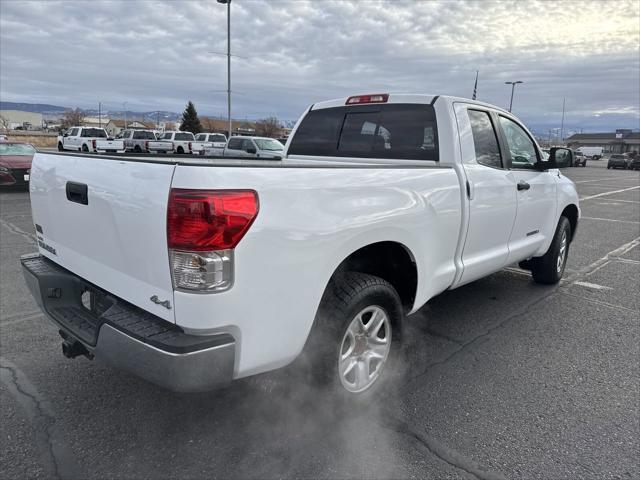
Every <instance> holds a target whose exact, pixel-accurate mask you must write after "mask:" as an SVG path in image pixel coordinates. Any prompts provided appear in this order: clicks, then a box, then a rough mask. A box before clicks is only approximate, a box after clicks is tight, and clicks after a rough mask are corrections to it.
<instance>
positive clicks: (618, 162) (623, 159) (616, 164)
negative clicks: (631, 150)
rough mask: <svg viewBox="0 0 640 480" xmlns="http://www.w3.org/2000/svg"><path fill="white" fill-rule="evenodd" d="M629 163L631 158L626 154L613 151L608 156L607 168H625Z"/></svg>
mask: <svg viewBox="0 0 640 480" xmlns="http://www.w3.org/2000/svg"><path fill="white" fill-rule="evenodd" d="M630 163H631V159H630V158H629V157H628V156H627V155H623V154H620V153H614V154H613V155H611V156H610V157H609V161H608V162H607V168H624V169H625V170H626V169H627V168H629V164H630Z"/></svg>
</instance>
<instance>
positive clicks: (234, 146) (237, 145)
mask: <svg viewBox="0 0 640 480" xmlns="http://www.w3.org/2000/svg"><path fill="white" fill-rule="evenodd" d="M227 148H228V149H229V150H242V139H241V138H231V139H229V144H228V145H227Z"/></svg>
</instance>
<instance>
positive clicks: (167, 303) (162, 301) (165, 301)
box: [149, 295, 171, 310]
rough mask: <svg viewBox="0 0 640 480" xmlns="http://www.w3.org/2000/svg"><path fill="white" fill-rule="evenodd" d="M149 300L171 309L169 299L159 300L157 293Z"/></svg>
mask: <svg viewBox="0 0 640 480" xmlns="http://www.w3.org/2000/svg"><path fill="white" fill-rule="evenodd" d="M149 300H151V301H152V302H153V303H155V304H156V305H162V306H163V307H164V308H166V309H167V310H171V302H170V301H169V300H160V299H159V298H158V296H157V295H154V296H153V297H151V298H150V299H149Z"/></svg>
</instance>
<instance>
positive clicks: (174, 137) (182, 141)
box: [158, 132, 195, 154]
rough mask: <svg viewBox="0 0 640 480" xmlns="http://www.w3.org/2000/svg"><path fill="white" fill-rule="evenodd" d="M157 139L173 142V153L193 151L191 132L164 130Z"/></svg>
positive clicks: (193, 139)
mask: <svg viewBox="0 0 640 480" xmlns="http://www.w3.org/2000/svg"><path fill="white" fill-rule="evenodd" d="M158 140H165V141H168V142H173V153H180V154H182V153H193V142H194V141H195V138H194V136H193V133H191V132H164V133H163V134H162V135H161V136H160V138H159V139H158Z"/></svg>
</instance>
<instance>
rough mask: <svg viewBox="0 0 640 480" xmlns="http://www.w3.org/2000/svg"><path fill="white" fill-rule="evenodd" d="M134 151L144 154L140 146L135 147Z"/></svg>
mask: <svg viewBox="0 0 640 480" xmlns="http://www.w3.org/2000/svg"><path fill="white" fill-rule="evenodd" d="M133 151H134V152H136V153H142V149H141V148H140V145H136V146H135V147H133Z"/></svg>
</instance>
